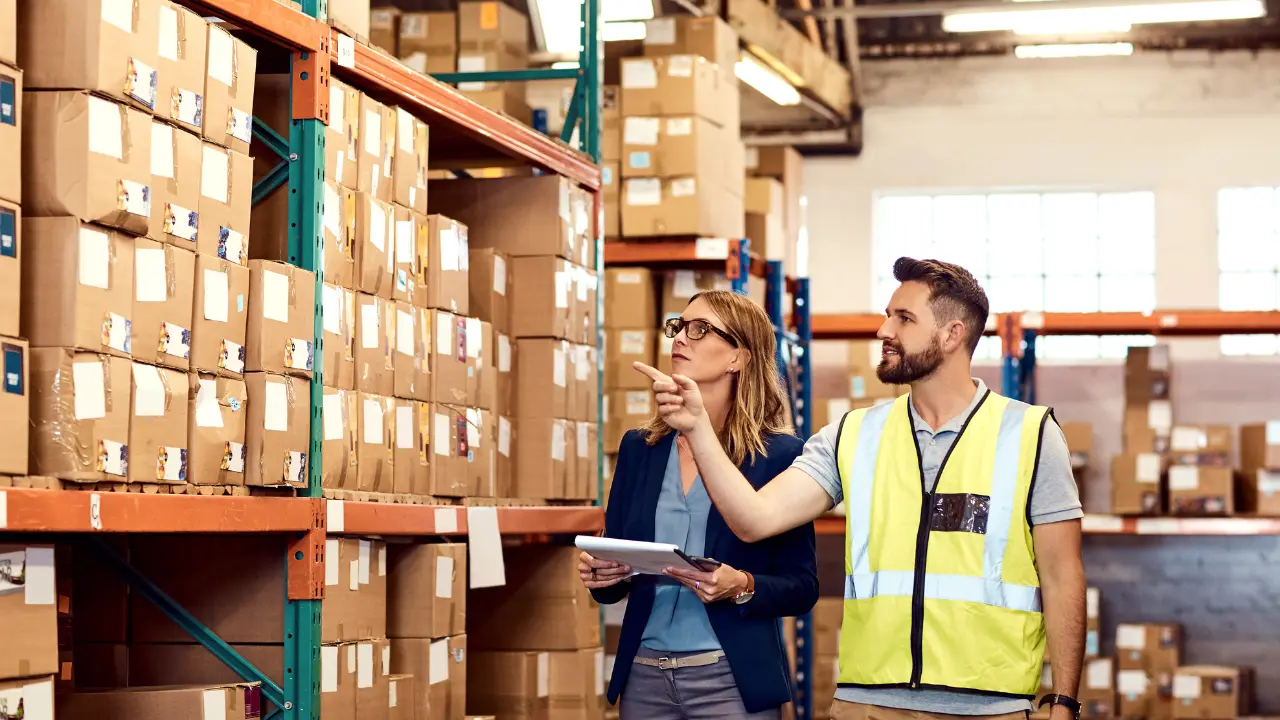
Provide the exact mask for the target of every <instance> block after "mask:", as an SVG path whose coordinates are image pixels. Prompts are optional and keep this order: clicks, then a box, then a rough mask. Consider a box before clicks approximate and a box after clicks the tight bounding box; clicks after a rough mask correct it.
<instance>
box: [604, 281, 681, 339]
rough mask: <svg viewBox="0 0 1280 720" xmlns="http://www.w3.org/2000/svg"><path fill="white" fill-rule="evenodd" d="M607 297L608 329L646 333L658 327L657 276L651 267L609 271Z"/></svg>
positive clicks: (605, 295)
mask: <svg viewBox="0 0 1280 720" xmlns="http://www.w3.org/2000/svg"><path fill="white" fill-rule="evenodd" d="M604 297H605V302H604V325H605V327H606V328H615V329H628V330H639V329H646V330H647V329H650V328H653V327H655V326H656V325H657V324H658V310H657V293H656V292H655V286H654V276H653V272H652V271H651V270H649V269H648V268H606V269H605V271H604ZM681 309H683V307H682V308H681Z"/></svg>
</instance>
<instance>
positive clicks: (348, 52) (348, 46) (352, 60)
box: [338, 33, 356, 68]
mask: <svg viewBox="0 0 1280 720" xmlns="http://www.w3.org/2000/svg"><path fill="white" fill-rule="evenodd" d="M338 65H339V66H341V67H346V68H353V67H355V66H356V41H355V40H353V39H352V38H351V37H350V36H347V35H343V34H341V33H339V34H338Z"/></svg>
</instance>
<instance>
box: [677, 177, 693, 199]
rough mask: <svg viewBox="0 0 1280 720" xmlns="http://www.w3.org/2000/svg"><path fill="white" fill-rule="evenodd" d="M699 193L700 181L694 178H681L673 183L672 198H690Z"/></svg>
mask: <svg viewBox="0 0 1280 720" xmlns="http://www.w3.org/2000/svg"><path fill="white" fill-rule="evenodd" d="M697 192H698V181H697V180H695V179H693V178H680V179H678V180H672V181H671V197H689V196H691V195H696V194H697Z"/></svg>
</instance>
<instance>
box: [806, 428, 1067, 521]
mask: <svg viewBox="0 0 1280 720" xmlns="http://www.w3.org/2000/svg"><path fill="white" fill-rule="evenodd" d="M839 432H840V422H839V421H836V422H833V423H831V424H830V425H827V426H826V427H824V428H822V430H820V431H818V433H817V434H816V435H814V436H813V437H811V438H809V440H808V441H807V442H806V443H805V444H804V452H802V453H800V457H798V458H796V460H795V462H793V463H792V464H791V467H793V468H796V469H799V470H801V471H803V472H804V473H805V474H806V475H808V476H809V477H811V478H813V480H814V482H816V483H818V484H819V485H821V486H822V489H823V490H826V491H827V495H829V496H831V504H832V505H833V506H835V505H839V504H840V503H841V501H843V500H844V487H843V486H842V485H841V484H840V470H839V469H838V468H837V467H836V435H837V434H838V433H839ZM1064 442H1065V441H1064Z"/></svg>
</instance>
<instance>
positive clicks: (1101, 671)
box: [1042, 658, 1120, 718]
mask: <svg viewBox="0 0 1280 720" xmlns="http://www.w3.org/2000/svg"><path fill="white" fill-rule="evenodd" d="M1082 675H1083V677H1082V678H1081V682H1080V690H1079V693H1080V698H1079V700H1080V706H1081V707H1080V710H1081V712H1080V716H1081V717H1087V718H1112V717H1117V715H1116V711H1117V710H1119V709H1120V708H1119V707H1118V706H1117V703H1116V685H1117V684H1118V675H1117V673H1116V670H1115V665H1114V662H1113V661H1112V659H1111V658H1097V659H1095V660H1086V661H1085V667H1084V672H1083V673H1082ZM1042 684H1043V682H1042Z"/></svg>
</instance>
